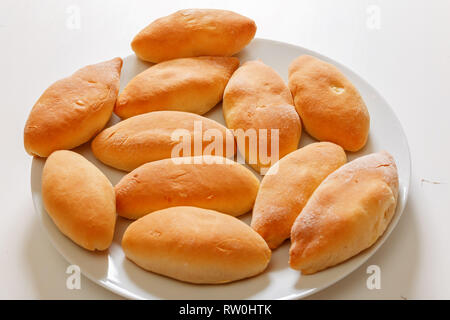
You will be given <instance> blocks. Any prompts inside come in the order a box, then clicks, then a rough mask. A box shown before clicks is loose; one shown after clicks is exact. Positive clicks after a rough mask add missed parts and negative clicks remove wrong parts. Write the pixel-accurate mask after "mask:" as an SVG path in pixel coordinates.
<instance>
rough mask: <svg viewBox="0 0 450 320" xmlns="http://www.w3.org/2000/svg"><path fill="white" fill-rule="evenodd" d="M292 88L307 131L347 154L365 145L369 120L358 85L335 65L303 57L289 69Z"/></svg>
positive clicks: (295, 61) (296, 105)
mask: <svg viewBox="0 0 450 320" xmlns="http://www.w3.org/2000/svg"><path fill="white" fill-rule="evenodd" d="M289 88H290V90H291V92H292V96H293V97H294V102H295V107H296V109H297V112H298V114H299V115H300V118H301V119H302V122H303V125H304V126H305V130H306V131H307V132H308V133H309V134H310V135H311V136H313V137H314V138H316V139H318V140H320V141H330V142H334V143H336V144H338V145H340V146H341V147H342V148H344V149H345V150H348V151H358V150H359V149H361V148H362V147H364V145H365V144H366V141H367V137H368V135H369V127H370V117H369V112H368V111H367V108H366V105H365V104H364V101H363V99H362V98H361V95H360V94H359V92H358V90H357V89H356V88H355V86H354V85H353V84H352V83H351V82H350V81H349V80H348V79H347V78H346V77H345V76H344V75H343V74H342V73H341V72H340V71H339V70H338V69H337V68H336V67H335V66H333V65H331V64H329V63H327V62H324V61H322V60H319V59H317V58H314V57H311V56H308V55H303V56H300V57H298V58H297V59H295V60H294V61H293V62H292V63H291V65H290V66H289Z"/></svg>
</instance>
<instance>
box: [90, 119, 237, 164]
mask: <svg viewBox="0 0 450 320" xmlns="http://www.w3.org/2000/svg"><path fill="white" fill-rule="evenodd" d="M176 130H183V131H185V133H184V134H187V136H186V141H188V142H189V146H190V148H189V149H188V150H187V152H190V153H189V154H184V153H183V150H181V151H180V152H177V154H176V156H183V155H184V156H190V155H195V154H196V153H197V151H198V150H195V149H194V147H196V144H198V145H199V146H200V148H199V150H200V152H202V151H204V153H207V154H210V155H214V154H217V155H225V154H226V155H227V157H228V156H233V155H234V153H235V146H234V136H233V133H232V132H231V131H230V130H228V129H227V128H225V127H224V126H222V125H221V124H220V123H218V122H216V121H214V120H211V119H208V118H205V117H202V116H199V115H196V114H193V113H189V112H180V111H155V112H149V113H146V114H142V115H138V116H134V117H131V118H129V119H126V120H124V121H121V122H119V123H117V124H116V125H114V126H112V127H109V128H107V129H105V130H103V131H102V132H101V133H100V134H99V135H98V136H97V137H95V139H94V140H93V141H92V151H93V153H94V155H95V156H96V157H97V158H98V159H99V160H100V161H102V162H103V163H105V164H107V165H109V166H112V167H114V168H117V169H120V170H124V171H131V170H134V169H136V168H137V167H139V166H140V165H142V164H144V163H147V162H150V161H155V160H161V159H166V158H171V156H172V153H173V152H175V151H176V150H177V149H178V148H177V145H178V144H183V139H184V136H182V137H179V138H180V139H179V140H172V135H173V134H174V133H175V132H176ZM181 133H182V132H181ZM175 137H176V136H175ZM175 137H174V138H175ZM216 139H217V140H216ZM178 141H179V142H178ZM216 145H217V148H215V146H216ZM213 147H214V148H213ZM219 147H220V148H219ZM202 154H203V153H202ZM202 154H198V155H202Z"/></svg>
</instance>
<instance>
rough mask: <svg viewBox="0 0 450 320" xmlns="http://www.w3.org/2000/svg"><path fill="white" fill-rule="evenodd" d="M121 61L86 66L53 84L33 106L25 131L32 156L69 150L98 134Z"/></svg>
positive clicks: (113, 98)
mask: <svg viewBox="0 0 450 320" xmlns="http://www.w3.org/2000/svg"><path fill="white" fill-rule="evenodd" d="M121 68H122V59H121V58H115V59H112V60H109V61H106V62H101V63H98V64H94V65H90V66H86V67H84V68H82V69H80V70H78V71H77V72H75V73H74V74H73V75H71V76H70V77H68V78H64V79H62V80H59V81H57V82H55V83H54V84H52V85H51V86H50V87H49V88H48V89H47V90H45V92H44V93H43V94H42V96H41V97H40V98H39V100H38V101H37V102H36V104H35V105H34V107H33V109H32V110H31V113H30V115H29V117H28V120H27V123H26V125H25V130H24V145H25V149H26V151H27V152H28V153H29V154H30V155H32V156H39V157H48V156H49V155H50V154H51V153H52V152H53V151H55V150H61V149H72V148H75V147H77V146H79V145H81V144H83V143H85V142H87V141H89V140H90V139H91V138H92V137H93V136H94V135H96V134H97V133H98V132H100V130H101V129H103V127H104V126H105V125H106V123H107V122H108V120H109V118H110V117H111V114H112V111H113V108H114V103H115V102H116V98H117V93H118V91H119V78H120V70H121Z"/></svg>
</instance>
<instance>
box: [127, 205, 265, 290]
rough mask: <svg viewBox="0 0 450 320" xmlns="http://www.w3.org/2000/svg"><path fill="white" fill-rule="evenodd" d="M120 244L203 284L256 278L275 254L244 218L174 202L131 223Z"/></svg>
mask: <svg viewBox="0 0 450 320" xmlns="http://www.w3.org/2000/svg"><path fill="white" fill-rule="evenodd" d="M122 248H123V250H124V251H125V255H126V256H127V258H128V259H130V260H131V261H133V262H134V263H136V264H137V265H139V266H140V267H142V268H144V269H146V270H148V271H152V272H155V273H158V274H162V275H165V276H167V277H171V278H174V279H177V280H181V281H186V282H191V283H199V284H207V283H210V284H220V283H227V282H231V281H236V280H239V279H244V278H248V277H252V276H254V275H257V274H259V273H261V272H263V271H264V269H265V268H266V267H267V265H268V263H269V261H270V256H271V252H270V249H269V248H268V247H267V244H266V243H265V242H264V240H263V239H262V238H261V237H260V236H259V235H258V234H257V233H256V232H255V231H253V230H252V229H251V228H250V227H249V226H248V225H247V224H245V223H244V222H242V221H240V220H239V219H236V218H234V217H231V216H229V215H226V214H222V213H219V212H217V211H213V210H206V209H201V208H195V207H172V208H168V209H164V210H160V211H156V212H154V213H152V214H149V215H147V216H145V217H143V218H141V219H139V220H137V221H135V222H133V223H132V224H131V225H130V226H129V227H128V229H127V230H126V231H125V234H124V236H123V238H122Z"/></svg>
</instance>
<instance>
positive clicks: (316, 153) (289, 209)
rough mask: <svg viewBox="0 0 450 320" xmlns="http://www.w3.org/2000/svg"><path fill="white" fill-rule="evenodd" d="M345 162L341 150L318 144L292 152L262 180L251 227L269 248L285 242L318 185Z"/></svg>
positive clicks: (327, 144)
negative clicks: (273, 171)
mask: <svg viewBox="0 0 450 320" xmlns="http://www.w3.org/2000/svg"><path fill="white" fill-rule="evenodd" d="M346 162H347V157H346V155H345V152H344V150H343V149H342V148H341V147H340V146H338V145H336V144H334V143H331V142H317V143H312V144H309V145H307V146H305V147H303V148H301V149H298V150H296V151H294V152H291V153H290V154H288V155H287V156H285V157H284V158H283V159H281V160H280V161H278V163H277V164H276V166H277V168H276V172H275V173H273V174H272V172H271V171H272V170H274V169H275V167H272V168H271V169H270V170H269V171H268V173H267V174H266V175H265V176H264V178H263V180H262V181H261V185H260V188H259V191H258V195H257V197H256V201H255V206H254V208H253V214H252V222H251V226H252V228H253V229H254V230H255V231H256V232H258V233H259V234H260V235H261V236H262V237H263V238H264V239H265V240H266V242H267V244H268V245H269V247H270V248H271V249H275V248H277V247H278V246H279V245H281V244H282V243H283V241H284V240H286V239H288V238H289V237H290V234H291V228H292V225H293V224H294V221H295V219H296V218H297V216H298V214H299V213H300V212H301V211H302V209H303V207H304V206H305V205H306V203H307V201H308V199H309V197H310V196H311V194H312V193H313V192H314V190H315V189H316V188H317V187H318V186H319V184H320V183H321V182H322V181H323V180H324V179H325V178H326V177H327V176H328V175H329V174H330V173H332V172H333V171H335V170H336V169H338V168H339V167H340V166H342V165H344V164H345V163H346Z"/></svg>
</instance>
